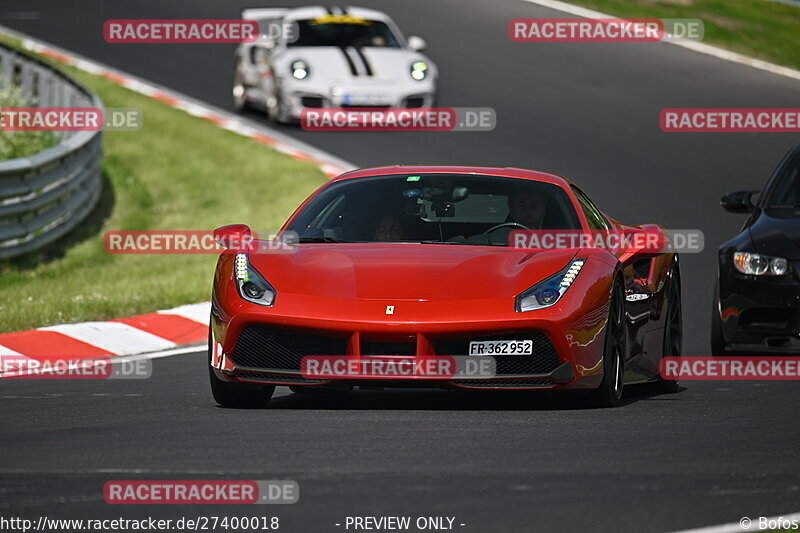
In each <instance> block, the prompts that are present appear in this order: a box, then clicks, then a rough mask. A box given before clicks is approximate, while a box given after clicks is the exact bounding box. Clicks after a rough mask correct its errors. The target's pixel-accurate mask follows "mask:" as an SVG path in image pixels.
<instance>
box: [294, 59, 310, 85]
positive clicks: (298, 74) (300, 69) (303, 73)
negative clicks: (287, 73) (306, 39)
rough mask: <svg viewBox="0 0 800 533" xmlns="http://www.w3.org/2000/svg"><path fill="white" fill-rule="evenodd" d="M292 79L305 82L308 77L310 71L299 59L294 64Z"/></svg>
mask: <svg viewBox="0 0 800 533" xmlns="http://www.w3.org/2000/svg"><path fill="white" fill-rule="evenodd" d="M291 66H292V77H294V78H296V79H298V80H304V79H306V78H307V77H308V74H309V72H310V71H309V69H308V64H306V62H305V61H303V60H301V59H298V60H297V61H293V62H292V65H291Z"/></svg>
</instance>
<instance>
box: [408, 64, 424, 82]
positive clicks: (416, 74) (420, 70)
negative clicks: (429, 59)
mask: <svg viewBox="0 0 800 533" xmlns="http://www.w3.org/2000/svg"><path fill="white" fill-rule="evenodd" d="M427 75H428V64H427V63H426V62H424V61H414V62H413V63H411V77H412V78H414V79H415V80H417V81H422V80H424V79H425V76H427Z"/></svg>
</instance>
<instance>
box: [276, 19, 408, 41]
mask: <svg viewBox="0 0 800 533" xmlns="http://www.w3.org/2000/svg"><path fill="white" fill-rule="evenodd" d="M329 20H330V21H334V22H324V21H329ZM348 20H350V21H356V22H352V23H351V22H345V21H348ZM297 32H298V33H297V39H296V40H294V41H292V42H288V43H286V46H289V47H292V46H339V47H341V46H355V47H356V48H360V47H362V46H376V47H382V48H400V43H399V42H398V41H397V38H396V37H395V36H394V34H393V33H392V30H390V29H389V27H388V26H387V25H386V24H384V23H383V22H377V21H373V20H366V19H359V18H356V17H348V16H346V15H345V16H338V17H337V16H336V15H330V16H326V17H319V18H318V19H311V20H298V21H297Z"/></svg>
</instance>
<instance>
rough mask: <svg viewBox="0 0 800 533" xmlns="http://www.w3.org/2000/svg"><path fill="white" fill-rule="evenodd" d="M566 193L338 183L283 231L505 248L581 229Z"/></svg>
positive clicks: (472, 184) (458, 183) (432, 181)
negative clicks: (517, 238)
mask: <svg viewBox="0 0 800 533" xmlns="http://www.w3.org/2000/svg"><path fill="white" fill-rule="evenodd" d="M580 227H581V226H580V222H579V219H578V216H577V214H576V213H575V209H574V208H573V205H572V203H571V201H570V198H569V196H568V195H567V193H566V192H565V191H564V190H563V189H562V188H561V187H558V186H557V185H553V184H550V183H545V182H539V181H533V180H526V179H518V178H507V177H497V176H476V175H473V174H469V175H462V174H422V175H418V176H415V175H389V176H375V177H368V178H357V179H351V180H342V181H340V182H336V183H333V184H332V185H330V186H328V187H327V188H325V189H324V190H322V191H321V192H320V193H319V194H317V195H316V196H315V197H314V198H313V199H312V200H311V201H310V202H309V203H308V204H307V205H306V206H305V207H304V208H303V209H302V211H301V212H300V213H299V214H298V215H297V217H296V218H295V219H294V220H293V221H292V223H291V224H290V225H289V226H288V227H287V230H288V231H292V232H296V233H297V234H298V235H299V237H300V241H301V242H423V243H446V244H465V245H470V244H471V245H495V246H507V245H508V236H509V233H510V232H511V231H512V230H515V229H553V230H556V229H566V230H576V229H580Z"/></svg>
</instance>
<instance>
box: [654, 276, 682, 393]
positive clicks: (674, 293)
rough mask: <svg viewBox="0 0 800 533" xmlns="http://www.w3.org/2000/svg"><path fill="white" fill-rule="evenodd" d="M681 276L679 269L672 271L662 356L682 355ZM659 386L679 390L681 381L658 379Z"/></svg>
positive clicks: (667, 390)
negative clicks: (679, 275)
mask: <svg viewBox="0 0 800 533" xmlns="http://www.w3.org/2000/svg"><path fill="white" fill-rule="evenodd" d="M679 280H680V278H679V277H678V273H677V270H675V271H673V273H672V280H671V281H670V284H669V285H670V286H669V295H668V296H667V321H666V323H665V325H664V348H663V350H662V352H661V353H662V357H680V356H681V346H682V342H683V321H682V317H683V315H682V309H681V289H680V281H679ZM658 384H659V388H660V389H661V390H663V391H664V392H668V393H673V392H678V389H679V388H680V382H679V381H678V380H677V379H661V378H660V377H659V380H658Z"/></svg>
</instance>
